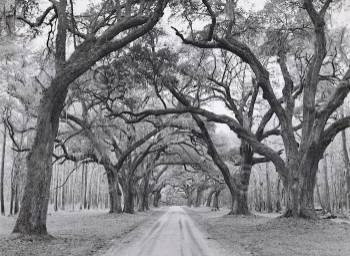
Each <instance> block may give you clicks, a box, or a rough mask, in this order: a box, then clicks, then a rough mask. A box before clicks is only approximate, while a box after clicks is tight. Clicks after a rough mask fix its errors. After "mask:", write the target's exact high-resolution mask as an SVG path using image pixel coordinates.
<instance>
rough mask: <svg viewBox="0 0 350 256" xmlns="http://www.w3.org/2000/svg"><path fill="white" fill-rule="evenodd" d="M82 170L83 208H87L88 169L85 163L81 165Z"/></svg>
mask: <svg viewBox="0 0 350 256" xmlns="http://www.w3.org/2000/svg"><path fill="white" fill-rule="evenodd" d="M83 172H84V199H83V201H84V203H83V205H84V209H87V208H88V205H87V189H88V182H87V181H88V169H87V165H86V164H84V165H83Z"/></svg>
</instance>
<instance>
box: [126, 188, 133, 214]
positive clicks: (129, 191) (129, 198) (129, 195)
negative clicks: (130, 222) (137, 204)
mask: <svg viewBox="0 0 350 256" xmlns="http://www.w3.org/2000/svg"><path fill="white" fill-rule="evenodd" d="M124 212H125V213H130V214H133V213H134V212H135V211H134V188H133V186H132V184H130V182H129V184H127V185H126V186H125V190H124Z"/></svg>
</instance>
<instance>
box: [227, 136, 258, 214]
mask: <svg viewBox="0 0 350 256" xmlns="http://www.w3.org/2000/svg"><path fill="white" fill-rule="evenodd" d="M240 156H241V166H240V170H239V174H238V177H237V179H235V180H236V181H238V184H235V186H233V187H235V188H236V189H234V190H233V191H230V192H231V197H232V205H231V212H230V213H229V214H230V215H236V214H237V215H249V214H250V212H249V208H248V188H249V180H250V174H251V172H252V165H253V152H252V150H251V148H250V146H249V144H247V143H246V142H244V141H242V142H241V147H240ZM235 180H234V179H231V182H232V183H234V182H235Z"/></svg>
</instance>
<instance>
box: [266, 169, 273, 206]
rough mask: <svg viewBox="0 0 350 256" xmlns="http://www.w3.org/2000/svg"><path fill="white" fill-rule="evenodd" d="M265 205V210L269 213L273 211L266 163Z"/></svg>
mask: <svg viewBox="0 0 350 256" xmlns="http://www.w3.org/2000/svg"><path fill="white" fill-rule="evenodd" d="M266 207H267V212H269V213H271V212H273V207H272V195H271V182H270V177H269V171H268V164H266Z"/></svg>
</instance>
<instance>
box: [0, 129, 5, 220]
mask: <svg viewBox="0 0 350 256" xmlns="http://www.w3.org/2000/svg"><path fill="white" fill-rule="evenodd" d="M6 136H7V129H6V125H5V122H4V133H3V141H2V155H1V174H0V204H1V215H5V200H4V174H5V155H6Z"/></svg>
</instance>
